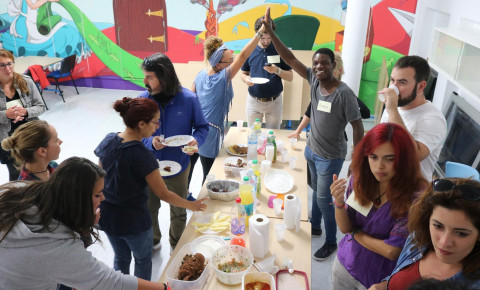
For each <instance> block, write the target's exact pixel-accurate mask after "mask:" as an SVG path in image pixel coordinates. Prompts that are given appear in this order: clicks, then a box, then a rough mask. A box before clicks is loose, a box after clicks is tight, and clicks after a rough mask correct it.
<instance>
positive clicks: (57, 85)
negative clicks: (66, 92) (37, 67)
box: [55, 79, 65, 103]
mask: <svg viewBox="0 0 480 290" xmlns="http://www.w3.org/2000/svg"><path fill="white" fill-rule="evenodd" d="M55 88H56V89H57V90H58V94H59V95H60V97H62V100H63V102H64V103H65V99H64V98H63V91H62V90H61V89H60V85H59V84H58V79H55Z"/></svg>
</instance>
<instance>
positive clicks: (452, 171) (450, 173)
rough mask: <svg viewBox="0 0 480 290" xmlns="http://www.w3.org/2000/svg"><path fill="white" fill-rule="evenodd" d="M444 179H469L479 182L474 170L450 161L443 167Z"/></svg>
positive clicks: (479, 178) (477, 174) (476, 172)
mask: <svg viewBox="0 0 480 290" xmlns="http://www.w3.org/2000/svg"><path fill="white" fill-rule="evenodd" d="M445 177H460V178H470V177H471V178H472V179H475V180H480V174H479V173H478V171H477V170H476V169H475V168H473V167H471V166H468V165H465V164H462V163H457V162H452V161H447V163H446V165H445Z"/></svg>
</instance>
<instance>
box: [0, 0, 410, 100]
mask: <svg viewBox="0 0 480 290" xmlns="http://www.w3.org/2000/svg"><path fill="white" fill-rule="evenodd" d="M2 3H5V4H1V5H2V6H3V7H1V6H0V45H1V46H2V47H3V48H5V49H8V50H11V51H12V52H14V54H15V56H16V57H21V56H29V55H40V56H54V57H66V56H69V55H71V54H75V55H77V66H76V68H75V72H74V77H75V79H76V80H78V81H76V83H77V85H80V86H89V87H90V86H91V87H104V88H119V89H140V88H142V87H143V82H142V80H143V74H142V71H141V69H140V64H141V61H142V59H143V58H144V57H146V56H148V55H150V54H152V53H154V52H158V51H161V52H164V53H165V54H167V55H168V56H169V57H170V58H171V59H172V61H173V62H177V63H187V62H188V61H201V60H203V42H204V40H205V39H206V37H208V36H210V35H218V36H220V37H221V38H222V39H223V40H224V41H225V43H226V44H227V46H228V47H229V48H231V49H233V50H236V51H239V50H240V49H241V48H242V47H243V46H244V45H245V44H246V42H247V41H248V40H249V39H250V38H251V37H252V35H253V34H254V23H255V20H256V19H257V18H258V17H260V16H262V15H263V14H264V12H265V9H266V7H267V6H270V7H271V12H272V18H273V19H274V21H275V22H276V24H277V25H278V27H279V29H278V30H277V32H278V34H279V36H280V37H281V38H282V40H283V41H284V42H285V43H287V44H288V45H289V46H290V47H292V48H293V49H304V50H316V49H318V48H320V47H329V48H331V49H333V50H340V51H341V49H342V41H343V30H344V26H343V24H342V23H341V19H342V13H344V12H345V10H344V9H345V8H346V9H348V1H346V0H340V1H339V0H322V1H321V4H320V3H319V0H218V1H217V0H138V1H131V0H110V1H95V0H48V1H47V2H46V3H45V4H43V3H44V1H37V0H3V1H2ZM40 3H41V4H40ZM416 4H417V0H370V5H371V7H372V10H371V17H370V29H369V35H368V38H367V43H366V48H365V58H364V68H363V72H362V83H361V87H360V93H359V97H360V98H361V99H362V100H363V101H364V102H365V103H366V104H367V105H368V106H369V107H370V108H371V109H373V104H374V99H375V96H376V89H377V88H376V87H377V80H378V73H379V71H380V65H381V62H382V59H383V57H385V59H386V61H387V65H388V66H389V70H390V69H391V66H392V65H393V64H394V63H395V61H396V60H397V59H398V58H399V57H401V56H402V55H405V54H408V48H409V45H410V38H411V31H412V28H413V21H414V17H415V8H416ZM167 16H168V17H167ZM167 20H168V21H167ZM307 65H308V64H307ZM52 69H55V67H51V68H50V70H52Z"/></svg>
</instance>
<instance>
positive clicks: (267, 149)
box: [265, 145, 275, 162]
mask: <svg viewBox="0 0 480 290" xmlns="http://www.w3.org/2000/svg"><path fill="white" fill-rule="evenodd" d="M274 154H275V147H273V146H272V145H267V147H265V158H266V159H267V160H269V161H270V162H272V161H273V155H274Z"/></svg>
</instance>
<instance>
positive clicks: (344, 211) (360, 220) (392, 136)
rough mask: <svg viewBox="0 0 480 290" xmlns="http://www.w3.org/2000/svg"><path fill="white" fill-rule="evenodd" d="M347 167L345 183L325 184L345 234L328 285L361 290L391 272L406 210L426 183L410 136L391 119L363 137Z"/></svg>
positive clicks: (402, 235)
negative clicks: (332, 198)
mask: <svg viewBox="0 0 480 290" xmlns="http://www.w3.org/2000/svg"><path fill="white" fill-rule="evenodd" d="M351 170H352V178H351V180H350V182H349V183H348V184H347V180H345V179H338V177H337V176H336V175H334V176H333V180H334V182H333V183H332V185H331V186H330V190H331V193H332V196H333V197H334V204H335V219H336V221H337V225H338V227H339V229H340V231H341V232H342V233H344V234H346V235H345V236H344V238H343V239H342V241H341V242H340V244H339V249H338V253H337V258H336V259H335V262H334V266H333V270H332V283H333V289H366V288H368V287H370V286H371V285H372V284H375V283H379V282H380V281H382V279H383V278H384V277H386V276H388V275H389V274H390V273H391V271H392V270H393V268H394V267H395V264H396V260H397V259H398V256H399V255H400V252H401V251H402V247H403V245H404V243H405V241H406V239H407V236H408V228H407V214H408V209H409V207H410V205H411V204H412V202H413V200H414V199H415V197H416V196H417V195H418V193H419V192H420V191H421V190H422V189H425V188H426V187H427V182H426V180H424V179H423V178H422V175H421V173H420V167H419V161H418V160H417V157H416V154H415V150H414V144H413V140H412V139H411V137H410V134H409V133H408V132H407V131H406V130H405V129H404V128H402V127H401V126H398V125H396V124H393V123H384V124H380V125H377V126H375V127H374V128H373V129H371V130H370V131H369V132H368V133H367V134H366V135H365V137H363V139H362V141H361V142H360V143H359V144H358V145H357V146H356V147H355V150H354V154H353V158H352V164H351ZM345 190H346V191H345ZM345 197H346V198H347V199H346V201H345ZM347 204H348V206H347Z"/></svg>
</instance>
